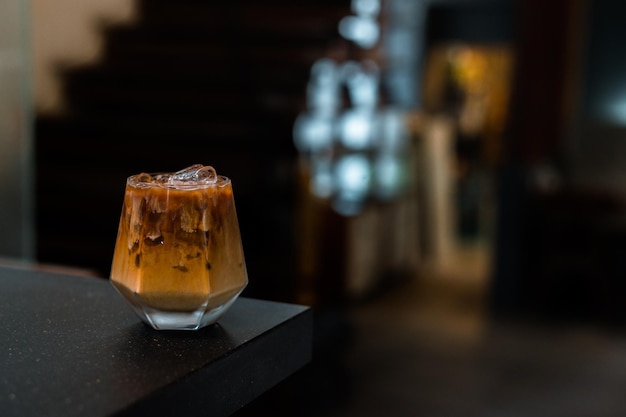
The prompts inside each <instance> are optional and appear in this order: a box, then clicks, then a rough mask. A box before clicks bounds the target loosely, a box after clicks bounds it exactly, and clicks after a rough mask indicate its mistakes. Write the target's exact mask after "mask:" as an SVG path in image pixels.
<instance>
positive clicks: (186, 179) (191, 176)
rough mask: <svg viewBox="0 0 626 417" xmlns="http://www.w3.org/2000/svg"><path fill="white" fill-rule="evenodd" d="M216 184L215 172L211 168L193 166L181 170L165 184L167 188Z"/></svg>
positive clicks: (199, 165)
mask: <svg viewBox="0 0 626 417" xmlns="http://www.w3.org/2000/svg"><path fill="white" fill-rule="evenodd" d="M216 182H217V172H216V171H215V168H213V167H212V166H204V165H202V164H195V165H191V166H190V167H187V168H185V169H181V170H180V171H177V172H175V173H173V174H171V175H170V176H169V178H168V179H167V184H168V185H169V186H190V185H198V184H215V183H216Z"/></svg>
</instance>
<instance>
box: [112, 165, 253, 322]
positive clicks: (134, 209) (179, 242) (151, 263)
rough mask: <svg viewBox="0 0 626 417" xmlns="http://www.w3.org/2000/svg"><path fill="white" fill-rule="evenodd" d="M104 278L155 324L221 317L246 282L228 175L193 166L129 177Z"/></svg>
mask: <svg viewBox="0 0 626 417" xmlns="http://www.w3.org/2000/svg"><path fill="white" fill-rule="evenodd" d="M110 281H111V283H112V284H113V286H114V287H115V288H116V289H117V290H118V292H119V293H120V294H121V295H122V297H123V298H124V299H125V300H126V301H127V302H128V303H129V305H130V307H131V308H132V310H133V311H134V312H135V313H136V314H137V315H138V316H139V318H140V319H141V320H142V321H144V322H145V323H147V324H148V325H150V326H151V327H153V328H154V329H157V330H196V329H199V328H202V327H205V326H207V325H209V324H213V323H215V322H216V321H217V320H219V318H220V317H221V316H222V314H224V313H225V312H226V311H227V310H228V308H229V307H230V306H231V305H232V304H233V302H235V300H236V299H237V297H238V296H239V294H241V292H242V291H243V290H244V288H245V287H246V285H247V284H248V274H247V270H246V264H245V260H244V253H243V247H242V242H241V235H240V231H239V223H238V220H237V213H236V210H235V200H234V196H233V188H232V183H231V180H230V179H229V178H227V177H224V176H221V175H217V173H216V171H215V169H214V168H213V167H211V166H203V165H199V164H198V165H193V166H191V167H188V168H185V169H183V170H181V171H178V172H174V173H158V174H146V173H141V174H137V175H133V176H131V177H129V178H128V179H127V181H126V189H125V193H124V202H123V205H122V213H121V216H120V223H119V229H118V234H117V240H116V242H115V250H114V254H113V263H112V267H111V276H110Z"/></svg>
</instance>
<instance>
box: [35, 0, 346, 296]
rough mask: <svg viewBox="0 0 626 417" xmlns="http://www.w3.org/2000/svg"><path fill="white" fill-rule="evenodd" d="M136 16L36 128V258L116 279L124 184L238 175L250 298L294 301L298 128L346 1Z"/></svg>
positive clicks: (68, 82) (164, 9)
mask: <svg viewBox="0 0 626 417" xmlns="http://www.w3.org/2000/svg"><path fill="white" fill-rule="evenodd" d="M138 10H139V11H138V15H139V17H138V20H137V21H136V22H134V23H133V24H132V25H123V26H107V27H105V28H104V29H103V30H104V33H103V35H104V42H105V48H104V53H103V57H102V59H101V60H100V61H99V62H97V63H94V64H90V65H85V66H80V67H73V68H67V69H66V70H64V72H63V74H62V75H61V76H62V81H63V85H64V94H65V101H66V103H67V111H66V112H65V113H64V114H63V115H61V116H48V115H38V117H37V119H36V126H35V140H36V167H37V184H36V187H37V188H36V190H37V191H36V193H37V194H36V198H37V223H38V224H37V230H38V236H37V238H38V248H37V250H38V260H39V261H40V262H47V263H56V264H66V265H73V266H78V267H85V268H90V269H93V270H96V271H98V273H99V274H100V275H102V276H103V277H108V274H109V268H110V262H111V258H112V254H113V247H114V243H115V236H116V233H117V226H118V221H119V215H120V210H121V205H122V199H123V193H124V186H125V180H126V178H127V177H128V176H129V175H132V174H135V173H138V172H142V171H143V172H156V171H174V170H178V169H181V168H184V167H186V166H189V165H192V164H194V163H202V164H205V165H213V166H214V167H215V168H216V169H217V171H218V173H221V174H222V175H226V176H228V177H230V178H231V179H232V180H233V186H234V190H235V200H236V204H237V211H238V215H239V221H240V226H241V230H242V239H243V243H244V250H245V252H246V262H247V265H248V271H249V274H250V287H249V289H248V290H247V291H248V292H249V293H252V294H253V295H254V296H259V297H266V298H279V299H280V298H282V299H286V298H288V297H289V291H290V285H292V284H293V283H292V281H293V273H294V262H295V260H294V259H295V256H294V252H295V248H294V237H295V231H294V219H293V209H294V207H293V206H294V203H295V201H294V197H295V191H296V190H295V186H296V175H295V174H296V170H295V164H296V151H295V149H294V147H293V144H292V125H293V121H294V120H295V118H296V116H297V114H298V113H299V112H300V110H301V109H302V107H303V105H304V103H303V101H304V98H305V89H306V83H307V80H308V77H309V70H310V67H311V65H312V63H313V62H314V61H315V60H317V59H318V58H320V57H322V56H326V55H327V54H328V52H329V50H331V49H332V48H333V45H334V43H335V42H336V41H337V40H338V38H339V37H338V34H337V23H338V22H339V20H340V19H341V18H342V17H344V16H346V15H348V14H349V13H350V9H349V1H348V0H346V1H332V0H324V1H320V0H317V1H314V0H301V1H298V2H290V1H285V0H269V1H264V2H257V1H252V0H236V1H210V0H176V1H174V0H140V3H139V5H138ZM290 281H291V283H290Z"/></svg>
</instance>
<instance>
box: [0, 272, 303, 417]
mask: <svg viewBox="0 0 626 417" xmlns="http://www.w3.org/2000/svg"><path fill="white" fill-rule="evenodd" d="M312 321H313V315H312V311H311V309H310V308H308V307H305V306H299V305H293V304H285V303H278V302H272V301H262V300H255V299H250V298H245V297H240V298H239V299H238V300H237V301H236V302H235V304H234V305H233V306H232V307H231V309H230V310H229V311H228V312H226V313H225V315H224V316H223V317H222V319H221V320H220V321H219V322H218V323H217V324H215V325H212V326H209V327H207V328H205V329H202V330H199V331H197V332H191V331H178V332H172V331H169V332H168V331H156V330H153V329H151V328H149V327H148V326H146V325H144V324H143V323H141V322H140V321H139V319H138V318H137V317H136V316H135V315H134V314H133V313H132V312H131V310H130V309H129V307H128V306H127V305H126V304H125V302H124V300H123V299H122V298H121V297H120V296H119V295H118V294H117V293H116V292H115V290H114V289H113V287H112V286H111V285H110V283H109V282H108V281H106V280H103V279H100V278H93V277H81V276H72V275H69V274H67V275H66V274H58V273H51V272H46V271H41V270H36V269H26V268H14V267H2V266H0V410H1V411H0V414H1V415H2V416H4V417H10V416H20V417H28V416H38V417H40V416H63V417H71V416H90V417H92V416H93V417H99V416H113V415H115V416H126V415H129V416H130V415H132V416H142V415H151V416H167V415H176V416H185V415H211V416H214V417H216V416H225V415H229V414H232V413H233V412H235V411H237V410H238V409H240V408H241V407H243V406H244V405H246V404H248V403H249V402H250V401H252V400H253V399H255V398H256V397H258V396H259V395H261V394H262V393H264V392H265V391H267V390H268V389H270V388H271V387H272V386H274V385H275V384H277V383H278V382H280V381H282V380H284V379H285V378H287V377H288V376H289V375H291V374H293V373H295V372H296V371H297V370H298V369H300V368H301V367H303V366H304V365H305V364H307V363H308V362H309V361H310V359H311V354H312Z"/></svg>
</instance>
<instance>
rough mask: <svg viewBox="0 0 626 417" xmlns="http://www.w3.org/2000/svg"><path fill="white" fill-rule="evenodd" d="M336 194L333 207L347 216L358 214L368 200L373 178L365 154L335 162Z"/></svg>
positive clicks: (349, 155)
mask: <svg viewBox="0 0 626 417" xmlns="http://www.w3.org/2000/svg"><path fill="white" fill-rule="evenodd" d="M334 174H335V181H334V182H335V185H336V191H337V192H336V194H335V198H334V201H333V207H334V208H335V210H337V212H339V213H340V214H343V215H345V216H352V215H355V214H358V213H359V212H360V210H361V208H362V206H363V204H364V203H365V201H366V200H367V195H368V193H369V190H370V181H371V177H372V167H371V164H370V162H369V159H368V158H367V156H366V155H363V154H355V153H353V154H347V155H343V156H342V157H340V158H339V159H338V160H337V161H336V162H335V170H334Z"/></svg>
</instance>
